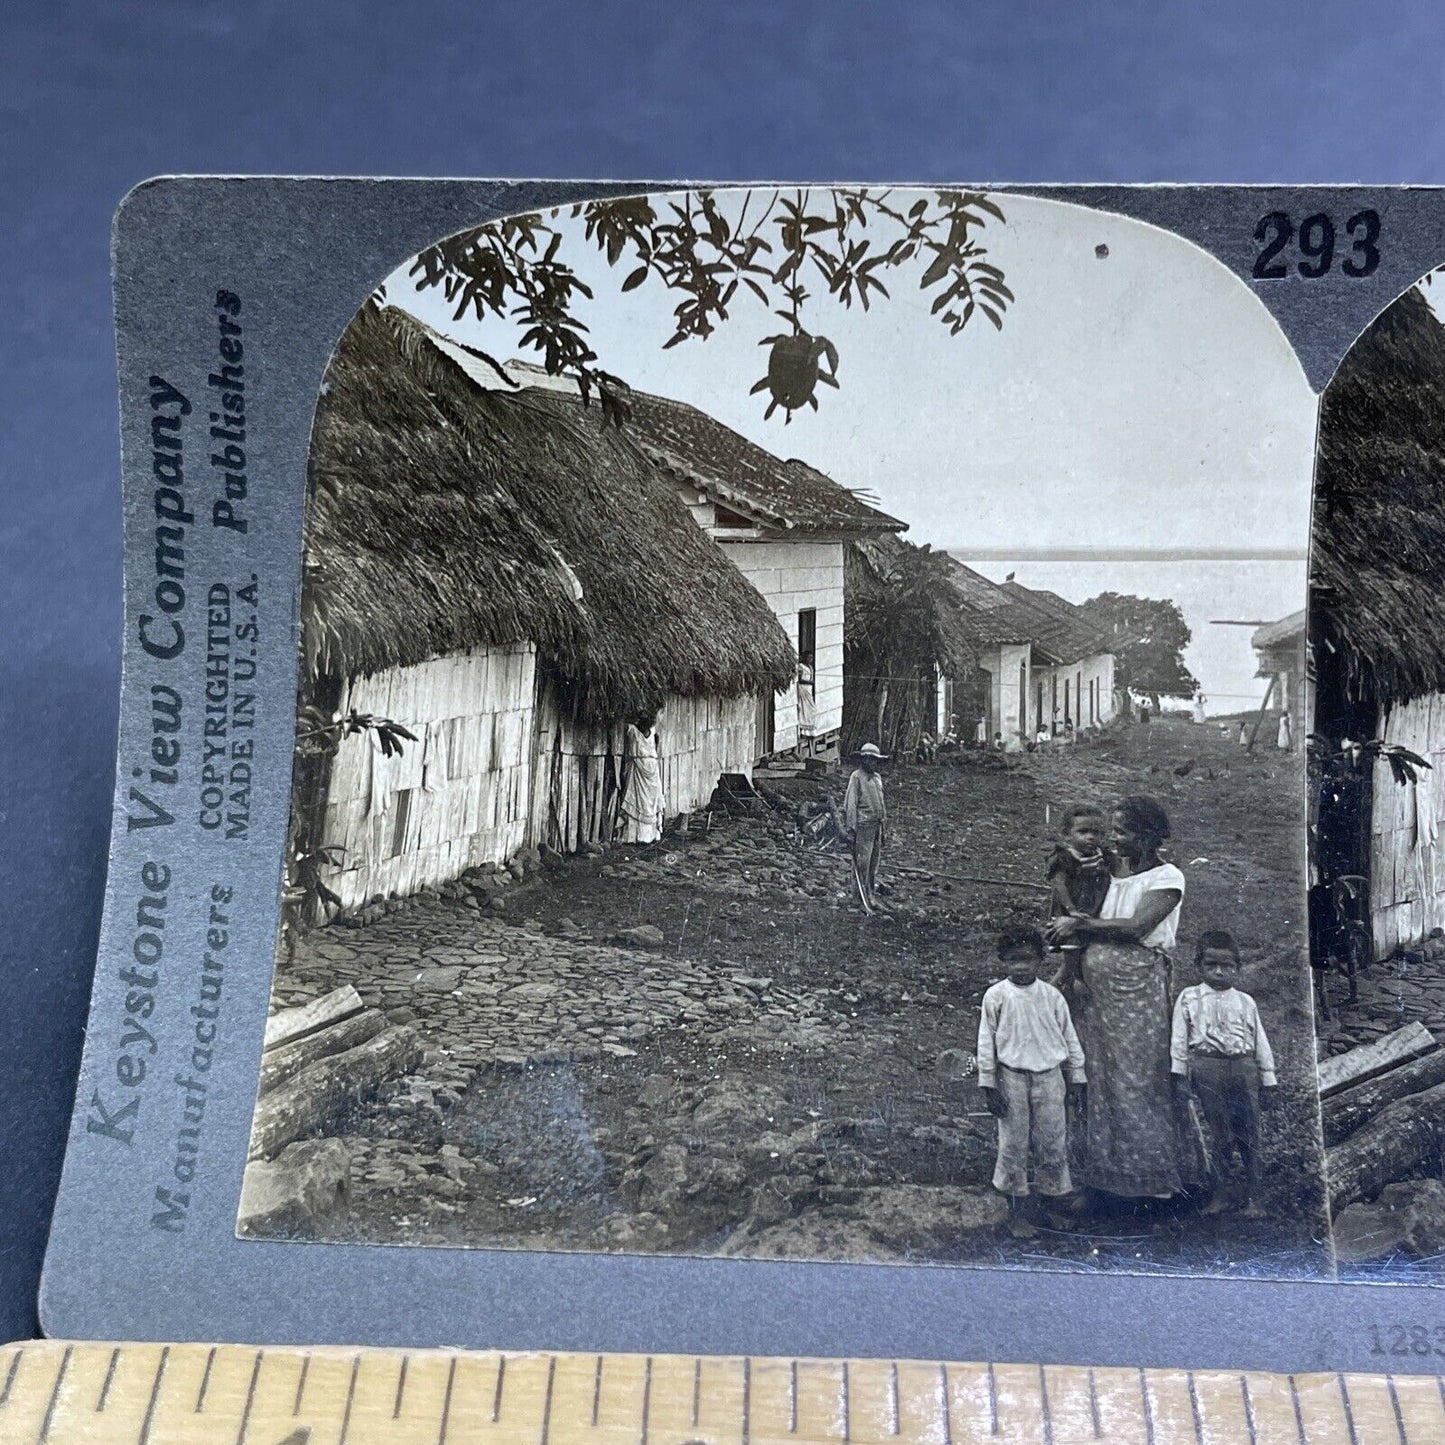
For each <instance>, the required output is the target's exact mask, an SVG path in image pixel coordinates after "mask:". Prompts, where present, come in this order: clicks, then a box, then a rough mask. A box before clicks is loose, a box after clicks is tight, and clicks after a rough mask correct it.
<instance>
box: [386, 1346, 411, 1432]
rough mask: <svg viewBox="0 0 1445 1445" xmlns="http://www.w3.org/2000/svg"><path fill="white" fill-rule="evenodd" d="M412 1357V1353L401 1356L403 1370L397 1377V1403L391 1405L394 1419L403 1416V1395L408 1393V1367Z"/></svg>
mask: <svg viewBox="0 0 1445 1445" xmlns="http://www.w3.org/2000/svg"><path fill="white" fill-rule="evenodd" d="M410 1359H411V1356H410V1355H403V1356H402V1357H401V1370H400V1372H399V1373H398V1374H397V1377H396V1403H395V1404H393V1405H392V1407H391V1418H392V1419H393V1420H396V1419H399V1418H400V1417H401V1397H402V1396H403V1395H404V1394H405V1393H406V1367H407V1362H408V1361H409V1360H410Z"/></svg>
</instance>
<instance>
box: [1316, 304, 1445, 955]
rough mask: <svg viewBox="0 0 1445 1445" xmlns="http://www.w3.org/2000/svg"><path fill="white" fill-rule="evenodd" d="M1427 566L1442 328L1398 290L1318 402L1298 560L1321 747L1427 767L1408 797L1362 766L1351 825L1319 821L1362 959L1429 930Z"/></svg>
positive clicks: (1443, 894)
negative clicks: (1361, 891)
mask: <svg viewBox="0 0 1445 1445" xmlns="http://www.w3.org/2000/svg"><path fill="white" fill-rule="evenodd" d="M1442 557H1445V325H1442V324H1441V322H1440V320H1439V318H1438V317H1437V316H1436V314H1435V312H1434V310H1433V309H1432V308H1431V306H1430V304H1429V303H1428V302H1427V301H1426V299H1425V297H1424V295H1423V294H1422V292H1421V291H1419V290H1418V289H1415V288H1412V289H1411V290H1410V291H1408V292H1406V293H1405V295H1403V296H1401V297H1400V298H1399V299H1398V300H1397V301H1396V302H1394V304H1393V305H1391V306H1390V307H1389V308H1388V309H1387V310H1385V311H1384V312H1382V313H1381V314H1380V315H1379V316H1378V317H1377V318H1376V319H1375V321H1374V322H1373V323H1372V324H1371V326H1370V327H1369V329H1368V330H1367V331H1366V332H1365V333H1364V335H1363V336H1361V337H1360V339H1359V340H1358V341H1357V342H1356V343H1355V344H1354V346H1353V347H1351V349H1350V351H1349V353H1348V354H1347V355H1346V356H1345V359H1344V360H1343V361H1342V362H1341V363H1340V367H1339V370H1338V371H1337V372H1336V373H1335V376H1334V379H1333V380H1332V381H1331V382H1330V384H1329V386H1328V387H1327V388H1326V390H1325V393H1324V397H1323V400H1322V402H1321V406H1320V429H1319V450H1318V460H1317V464H1316V472H1315V501H1314V530H1313V545H1312V547H1311V555H1310V607H1309V634H1310V650H1311V654H1312V662H1313V668H1314V673H1315V695H1314V720H1313V727H1314V730H1315V731H1317V732H1318V733H1320V734H1322V735H1324V736H1326V737H1327V738H1329V739H1330V741H1331V743H1338V742H1339V740H1340V739H1341V738H1343V737H1347V736H1348V737H1354V738H1356V739H1368V738H1375V737H1378V738H1383V739H1384V741H1385V743H1386V744H1389V745H1396V746H1399V747H1403V748H1406V749H1408V750H1409V751H1410V752H1412V753H1415V754H1418V755H1420V756H1423V757H1424V758H1426V759H1430V760H1433V762H1434V763H1435V767H1434V768H1433V769H1431V770H1428V771H1427V770H1422V771H1421V776H1420V781H1419V783H1418V784H1416V783H1399V782H1397V781H1396V780H1395V778H1394V776H1393V774H1392V772H1391V770H1390V768H1389V767H1388V766H1387V764H1386V763H1384V762H1377V763H1376V764H1375V767H1374V771H1373V778H1367V779H1366V780H1365V783H1366V786H1365V787H1364V788H1363V789H1362V790H1359V791H1358V793H1357V796H1358V799H1359V803H1358V808H1357V811H1358V812H1359V814H1360V816H1358V817H1345V816H1341V815H1339V810H1338V809H1336V810H1334V812H1330V811H1328V810H1326V811H1324V812H1322V814H1321V817H1320V821H1319V829H1320V846H1321V849H1322V850H1323V853H1324V854H1325V855H1327V856H1329V857H1332V858H1335V859H1336V860H1337V861H1338V860H1340V859H1342V860H1344V869H1343V871H1345V872H1352V873H1357V874H1364V875H1365V876H1367V877H1368V878H1369V880H1370V883H1369V917H1370V922H1371V931H1372V934H1373V939H1374V949H1375V953H1376V956H1377V957H1382V956H1384V955H1386V954H1388V953H1389V952H1390V951H1391V950H1393V949H1394V948H1397V947H1401V946H1407V945H1409V944H1412V943H1415V942H1417V941H1418V940H1420V939H1421V938H1423V937H1425V936H1426V934H1428V933H1429V932H1430V930H1431V929H1438V928H1440V927H1445V870H1441V869H1440V868H1439V867H1438V864H1437V862H1436V860H1435V859H1434V857H1433V854H1434V852H1435V851H1436V849H1437V847H1438V843H1437V841H1436V831H1435V829H1436V820H1437V819H1438V814H1439V797H1440V790H1441V789H1442V787H1445V779H1442V777H1441V776H1440V774H1441V772H1442V767H1441V764H1442V762H1445V591H1442V588H1441V585H1440V566H1441V558H1442ZM1366 812H1368V816H1365V814H1366ZM1327 834H1328V835H1329V836H1326V835H1327Z"/></svg>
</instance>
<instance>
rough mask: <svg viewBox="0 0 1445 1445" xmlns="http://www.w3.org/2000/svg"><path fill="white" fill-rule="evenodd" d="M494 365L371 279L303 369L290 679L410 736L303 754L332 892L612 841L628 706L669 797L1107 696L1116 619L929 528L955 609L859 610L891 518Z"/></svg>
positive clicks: (679, 806)
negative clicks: (995, 578) (894, 614)
mask: <svg viewBox="0 0 1445 1445" xmlns="http://www.w3.org/2000/svg"><path fill="white" fill-rule="evenodd" d="M502 370H503V371H505V376H504V375H502V374H499V369H498V368H497V366H496V365H495V364H494V363H492V362H491V361H490V360H489V359H488V358H485V357H483V356H481V355H479V354H476V353H473V352H471V351H469V350H468V349H467V348H465V347H463V346H461V345H459V344H457V343H455V342H453V341H451V340H449V339H447V338H445V337H443V336H441V335H439V334H437V333H436V332H434V331H432V330H430V329H429V328H427V327H426V326H425V325H424V324H423V323H421V322H420V321H418V320H416V319H415V318H414V317H412V316H411V315H409V314H408V313H407V312H405V311H403V310H401V309H399V308H396V307H389V306H385V305H381V304H377V303H376V302H375V301H373V302H371V303H368V305H367V306H366V307H365V308H364V309H363V311H362V312H361V313H360V314H359V315H358V316H357V317H356V319H355V320H354V321H353V323H352V325H351V326H350V327H349V328H348V330H347V332H346V334H345V336H344V337H343V339H342V341H341V343H340V346H339V347H338V350H337V353H336V356H335V357H334V359H333V362H332V365H331V368H330V370H329V372H328V376H327V382H326V386H325V387H324V388H323V393H322V399H321V402H320V405H319V408H318V412H317V420H316V428H315V433H314V438H313V448H312V478H311V500H310V512H309V516H308V526H307V541H306V561H305V567H306V573H305V581H304V588H303V618H302V638H303V648H304V659H303V679H302V688H301V701H302V703H303V704H311V705H315V706H317V707H320V708H322V709H323V710H324V711H326V712H328V713H332V714H337V713H344V712H347V711H349V710H351V709H355V710H356V711H357V712H360V713H369V714H373V715H375V716H377V717H383V718H390V719H392V720H394V721H395V722H398V723H401V724H403V725H404V726H405V727H406V728H407V729H408V730H409V731H411V732H412V733H413V734H414V735H415V737H416V739H417V741H416V742H415V743H410V744H408V745H407V746H406V748H405V750H404V752H403V753H402V755H401V756H400V757H394V756H393V757H386V756H384V755H383V753H382V751H381V749H380V748H379V747H378V746H377V745H376V741H375V736H374V734H369V733H361V734H354V735H351V736H349V737H347V738H345V739H344V740H343V742H342V744H341V746H340V749H339V751H338V752H336V754H335V755H334V756H333V757H331V758H329V759H328V760H326V761H325V762H324V763H322V764H317V763H315V761H314V760H313V762H312V763H311V765H310V766H311V768H312V771H311V772H310V773H309V774H308V776H307V777H306V778H305V779H302V780H301V781H303V782H304V787H302V788H299V789H298V799H301V800H302V801H300V802H298V804H297V806H298V808H303V809H305V810H307V811H308V813H309V816H307V817H305V818H302V819H300V820H298V821H299V823H300V825H301V827H300V834H301V836H302V837H303V838H304V839H305V842H306V843H307V844H308V845H309V846H311V847H327V848H337V849H344V850H345V852H344V854H343V855H342V860H343V861H342V862H341V864H340V866H339V867H337V868H336V869H334V870H332V871H331V872H330V873H329V874H328V878H327V882H328V886H329V887H331V888H332V889H333V890H334V891H335V892H336V893H337V894H338V895H339V896H340V897H341V899H342V900H343V903H344V904H345V905H346V906H348V907H352V906H357V905H359V904H361V903H363V902H364V901H366V900H367V899H368V898H371V897H373V896H375V895H377V894H383V895H396V896H406V895H409V894H411V893H414V892H416V891H418V890H419V889H421V888H424V887H428V886H433V885H437V884H440V883H443V882H446V881H447V880H450V879H453V878H456V877H457V876H459V875H460V874H461V873H463V872H464V871H465V870H466V869H468V868H470V867H474V866H477V865H479V864H484V863H490V862H500V861H502V860H505V859H507V858H509V857H511V856H513V855H514V854H515V853H516V852H517V851H518V850H520V849H522V848H524V847H526V846H528V845H532V846H542V845H546V846H548V847H551V848H553V849H556V850H558V851H561V852H576V851H579V850H581V849H583V848H584V847H586V846H587V845H588V844H589V843H597V842H605V841H607V840H608V839H609V838H611V837H612V835H613V830H614V828H615V827H616V814H617V801H618V790H619V788H620V786H621V771H622V767H623V759H624V732H625V728H626V725H627V723H628V722H630V721H632V720H634V719H635V718H637V717H638V716H650V715H653V714H656V716H657V736H658V746H659V756H660V760H661V765H662V773H663V787H664V796H665V799H666V807H667V811H668V813H669V815H676V814H679V813H684V812H688V811H691V810H695V809H698V808H701V807H704V806H705V805H706V804H707V802H708V800H709V798H710V797H711V796H712V794H713V792H714V790H715V788H716V786H717V783H718V780H719V778H720V777H721V776H723V775H730V774H741V775H744V776H748V777H751V775H752V773H753V770H754V768H755V767H756V766H758V765H759V764H760V763H764V762H768V761H776V760H778V759H779V758H780V757H782V756H787V757H791V758H793V759H797V758H806V759H820V760H825V761H834V760H836V759H837V758H838V756H839V754H840V751H843V752H849V751H852V750H853V749H856V748H857V747H858V746H859V745H861V743H863V742H865V741H869V740H873V739H877V740H879V741H882V742H883V743H884V744H885V746H889V745H894V746H898V747H900V748H905V749H906V748H909V747H915V746H916V745H917V743H918V740H919V736H920V734H921V733H922V732H925V731H926V732H929V733H930V734H932V735H933V736H934V737H943V736H945V735H947V734H948V733H949V732H950V731H953V732H954V733H955V734H956V735H957V736H958V737H959V738H960V740H961V741H963V742H964V743H966V744H975V743H977V742H978V741H980V740H982V741H984V742H985V743H987V744H988V745H1001V746H1004V747H1006V748H1009V749H1017V748H1019V747H1022V746H1023V745H1024V744H1025V743H1026V742H1028V741H1031V740H1033V739H1034V738H1035V737H1036V736H1037V735H1038V733H1039V732H1040V731H1044V732H1047V733H1049V734H1051V735H1063V734H1067V733H1073V732H1078V731H1083V730H1087V729H1090V728H1095V727H1099V726H1101V725H1102V724H1104V723H1106V722H1108V721H1109V719H1110V718H1111V717H1112V716H1113V715H1114V712H1115V710H1116V698H1115V693H1114V659H1113V657H1112V655H1111V654H1110V652H1109V646H1108V640H1107V638H1106V637H1104V636H1102V635H1101V634H1099V633H1098V632H1097V631H1096V630H1095V629H1093V628H1092V627H1090V626H1089V625H1087V624H1086V623H1085V621H1084V620H1083V618H1082V616H1081V615H1080V613H1079V610H1078V609H1077V608H1076V607H1074V606H1073V604H1071V603H1069V602H1067V601H1065V600H1064V599H1063V598H1061V597H1058V596H1056V595H1055V594H1053V593H1049V592H1039V591H1033V590H1030V589H1028V588H1025V587H1022V586H1020V585H1019V584H1017V583H1015V582H1014V581H1012V580H1009V581H1008V582H1005V583H1003V584H995V583H993V582H991V581H989V580H988V579H987V578H985V577H983V576H981V575H980V574H979V573H977V572H975V571H973V570H972V569H970V568H968V567H966V566H964V565H963V564H962V563H961V562H958V561H957V560H956V559H954V558H951V557H947V558H941V559H940V560H939V561H938V563H936V564H935V565H936V566H939V567H942V568H944V569H946V578H947V582H948V583H949V587H948V588H947V589H946V590H947V593H948V600H947V604H946V606H945V607H944V608H943V610H944V611H945V612H946V613H947V614H948V615H946V616H941V617H934V618H932V619H931V622H932V624H933V625H931V626H927V627H922V628H920V627H917V626H912V625H910V620H909V619H906V618H901V619H900V624H899V627H898V635H897V637H896V640H895V639H892V638H890V637H887V636H885V637H884V639H883V640H882V643H881V645H880V639H879V637H878V635H877V631H876V627H875V629H874V631H873V633H872V634H871V635H870V636H869V637H868V638H866V639H864V638H860V637H858V636H857V635H856V633H857V629H856V627H850V607H853V608H858V607H860V606H861V604H860V598H861V597H863V596H864V595H865V594H869V593H870V589H871V595H873V596H874V597H877V596H879V595H881V594H886V593H887V589H888V588H889V587H890V585H893V581H892V579H893V577H894V574H895V572H896V569H897V568H898V566H899V564H900V561H902V560H904V559H906V558H907V557H908V556H909V555H910V554H911V553H912V551H913V549H912V548H911V544H909V543H907V542H905V541H904V540H903V539H902V538H901V536H900V535H899V534H901V533H902V532H903V531H905V530H906V528H907V523H906V522H904V521H901V520H900V519H898V518H896V517H891V516H889V515H887V514H886V513H884V512H882V511H879V510H877V509H876V508H874V507H872V506H869V505H867V504H866V503H865V502H864V501H862V500H861V499H860V498H859V497H857V496H855V495H854V494H853V493H852V492H850V491H849V490H847V489H846V488H844V487H842V486H840V485H838V484H837V483H835V482H833V481H832V480H831V479H830V478H828V477H826V476H824V475H823V474H822V473H821V472H819V471H817V470H816V469H815V468H813V467H811V466H809V465H807V463H806V462H803V461H798V460H787V461H784V460H781V459H779V458H778V457H775V456H773V455H771V454H770V453H769V452H767V451H765V450H764V449H763V448H761V447H759V446H758V445H756V444H755V443H753V442H751V441H748V440H747V439H746V438H744V437H742V436H740V435H739V434H738V433H736V432H734V431H732V430H731V429H730V428H729V427H727V426H724V425H723V424H722V423H721V422H719V421H717V420H716V419H714V418H713V417H710V416H708V415H706V414H705V413H703V412H701V411H699V410H698V409H697V408H695V407H692V406H689V405H686V404H684V403H682V402H677V401H672V400H669V399H667V398H664V397H660V396H652V395H648V394H645V393H633V394H632V395H631V398H630V401H631V408H632V410H631V415H630V417H629V418H628V420H627V422H626V425H625V426H624V427H622V428H621V429H618V428H616V427H607V428H604V427H603V426H602V424H601V410H600V408H599V407H598V406H596V405H593V406H591V407H584V406H583V405H582V403H581V400H580V398H579V397H578V395H577V392H576V389H575V387H574V386H573V385H572V383H570V382H564V381H562V380H560V379H557V378H552V377H549V376H548V375H547V374H546V373H545V372H544V371H541V370H539V369H537V368H534V367H530V366H527V365H525V364H519V363H512V364H509V365H508V366H507V367H505V368H503V369H502ZM933 609H934V611H937V610H938V604H937V601H936V594H935V601H934V603H933ZM873 615H874V617H875V619H876V617H877V616H878V615H879V613H878V610H877V609H875V610H874V612H873ZM915 620H916V619H915ZM920 638H921V639H922V640H920ZM880 724H883V725H884V726H883V735H882V736H880ZM318 766H319V767H320V768H321V770H322V771H321V772H320V773H317V772H316V771H315V769H316V768H317V767H318Z"/></svg>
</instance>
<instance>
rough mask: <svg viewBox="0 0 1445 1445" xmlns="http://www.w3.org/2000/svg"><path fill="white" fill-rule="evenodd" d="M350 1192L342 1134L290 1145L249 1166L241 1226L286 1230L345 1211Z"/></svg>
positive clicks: (347, 1155)
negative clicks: (331, 1137) (270, 1156)
mask: <svg viewBox="0 0 1445 1445" xmlns="http://www.w3.org/2000/svg"><path fill="white" fill-rule="evenodd" d="M350 1194H351V1155H350V1152H349V1151H348V1150H347V1147H346V1145H345V1144H343V1143H342V1142H341V1140H339V1139H312V1140H307V1141H305V1142H304V1143H300V1144H291V1145H288V1146H287V1148H285V1149H283V1150H282V1151H281V1153H280V1154H279V1155H278V1156H277V1157H276V1158H275V1159H269V1160H255V1161H253V1162H252V1163H250V1164H248V1165H247V1166H246V1173H245V1177H244V1178H243V1180H242V1183H241V1206H240V1210H239V1212H238V1215H237V1221H236V1224H237V1228H238V1229H240V1230H241V1231H242V1232H243V1233H249V1232H252V1231H264V1232H267V1233H273V1232H284V1231H286V1230H288V1229H292V1228H295V1227H297V1226H299V1225H303V1224H304V1223H305V1222H306V1221H308V1220H314V1219H318V1218H321V1217H323V1216H326V1215H329V1214H334V1213H336V1212H338V1211H341V1210H344V1209H345V1208H346V1206H347V1203H348V1200H349V1198H350Z"/></svg>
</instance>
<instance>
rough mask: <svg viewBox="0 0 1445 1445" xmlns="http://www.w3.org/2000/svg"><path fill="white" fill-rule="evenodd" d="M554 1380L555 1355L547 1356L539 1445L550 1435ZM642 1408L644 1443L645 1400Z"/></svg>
mask: <svg viewBox="0 0 1445 1445" xmlns="http://www.w3.org/2000/svg"><path fill="white" fill-rule="evenodd" d="M651 1363H652V1361H651V1360H649V1361H648V1364H649V1365H650V1364H651ZM556 1379H557V1356H556V1355H549V1356H548V1357H547V1393H546V1395H545V1396H543V1399H542V1439H541V1445H547V1439H548V1437H549V1436H550V1435H551V1433H552V1386H553V1384H554V1382H555V1381H556ZM642 1408H643V1412H644V1419H643V1426H642V1430H643V1435H642V1438H643V1440H644V1441H645V1440H646V1439H647V1422H646V1410H647V1402H646V1400H644V1401H643V1405H642Z"/></svg>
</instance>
